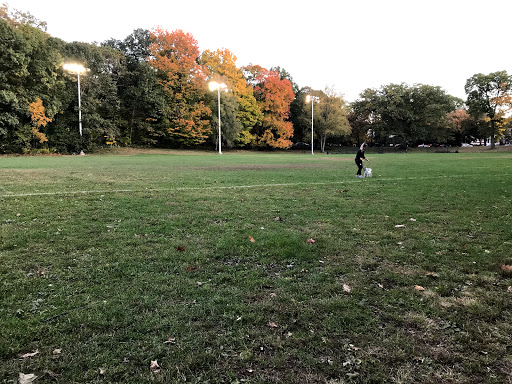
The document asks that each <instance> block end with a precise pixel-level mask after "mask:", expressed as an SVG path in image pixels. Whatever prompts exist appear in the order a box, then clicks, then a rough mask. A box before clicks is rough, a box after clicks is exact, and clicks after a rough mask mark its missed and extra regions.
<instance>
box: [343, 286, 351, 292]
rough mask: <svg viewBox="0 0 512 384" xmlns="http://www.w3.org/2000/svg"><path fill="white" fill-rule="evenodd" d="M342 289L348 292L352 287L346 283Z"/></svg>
mask: <svg viewBox="0 0 512 384" xmlns="http://www.w3.org/2000/svg"><path fill="white" fill-rule="evenodd" d="M343 291H344V292H347V293H350V292H351V291H352V288H350V286H349V285H348V284H343Z"/></svg>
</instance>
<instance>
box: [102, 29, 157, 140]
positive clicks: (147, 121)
mask: <svg viewBox="0 0 512 384" xmlns="http://www.w3.org/2000/svg"><path fill="white" fill-rule="evenodd" d="M102 45H103V46H109V47H112V48H114V49H117V50H119V51H121V52H123V54H124V55H125V62H126V69H125V71H123V73H122V74H121V75H120V77H119V79H118V81H117V88H118V94H119V99H120V129H121V131H122V132H121V136H122V137H123V139H122V140H121V142H124V143H126V144H138V145H158V144H159V145H163V144H164V141H165V138H166V136H167V128H166V127H165V126H164V124H163V120H164V113H163V112H164V111H165V110H166V97H165V92H164V89H163V87H162V86H161V85H160V83H159V81H158V76H157V73H156V72H155V70H154V69H153V68H152V67H151V66H150V65H149V63H148V57H149V46H150V45H151V38H150V34H149V31H148V30H144V29H136V30H134V31H133V33H131V34H130V35H129V36H127V37H126V38H125V39H124V40H123V41H120V40H108V41H106V42H104V43H103V44H102Z"/></svg>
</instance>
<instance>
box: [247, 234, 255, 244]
mask: <svg viewBox="0 0 512 384" xmlns="http://www.w3.org/2000/svg"><path fill="white" fill-rule="evenodd" d="M249 240H250V241H251V243H255V242H256V240H254V237H252V236H251V235H249Z"/></svg>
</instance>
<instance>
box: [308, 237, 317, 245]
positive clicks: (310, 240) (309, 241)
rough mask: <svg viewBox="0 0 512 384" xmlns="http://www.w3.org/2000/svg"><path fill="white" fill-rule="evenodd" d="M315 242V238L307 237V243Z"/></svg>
mask: <svg viewBox="0 0 512 384" xmlns="http://www.w3.org/2000/svg"><path fill="white" fill-rule="evenodd" d="M315 242H316V240H315V239H311V238H309V239H308V243H309V244H315Z"/></svg>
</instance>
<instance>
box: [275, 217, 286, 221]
mask: <svg viewBox="0 0 512 384" xmlns="http://www.w3.org/2000/svg"><path fill="white" fill-rule="evenodd" d="M283 220H284V219H283V218H282V217H279V216H276V217H274V221H283Z"/></svg>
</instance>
